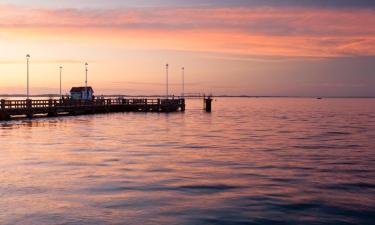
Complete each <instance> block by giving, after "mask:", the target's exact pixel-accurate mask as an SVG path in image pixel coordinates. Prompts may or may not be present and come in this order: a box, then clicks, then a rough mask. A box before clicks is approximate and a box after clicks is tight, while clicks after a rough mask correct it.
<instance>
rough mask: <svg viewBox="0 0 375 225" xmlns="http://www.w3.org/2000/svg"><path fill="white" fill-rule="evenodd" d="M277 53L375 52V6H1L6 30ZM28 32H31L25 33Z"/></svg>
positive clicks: (0, 25) (1, 29)
mask: <svg viewBox="0 0 375 225" xmlns="http://www.w3.org/2000/svg"><path fill="white" fill-rule="evenodd" d="M2 34H3V35H8V36H17V37H22V36H24V37H25V36H27V38H35V39H48V40H51V39H52V40H56V41H78V42H79V41H84V42H88V41H89V42H93V43H98V44H103V45H108V44H111V45H115V46H123V47H133V48H148V49H149V48H151V49H173V50H183V51H198V52H212V53H219V54H228V55H236V56H240V57H242V58H245V59H246V58H250V57H254V56H278V57H311V58H322V57H346V56H369V55H371V56H372V55H375V10H373V9H350V10H349V9H317V8H289V9H288V8H254V9H252V8H203V9H199V8H147V9H113V10H108V9H107V10H99V9H96V10H93V9H46V8H43V9H30V8H22V7H14V6H0V38H1V35H2ZM26 34H27V35H26Z"/></svg>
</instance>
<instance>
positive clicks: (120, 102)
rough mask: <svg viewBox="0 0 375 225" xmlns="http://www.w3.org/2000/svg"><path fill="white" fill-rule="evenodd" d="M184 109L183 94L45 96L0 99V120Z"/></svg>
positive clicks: (160, 111)
mask: <svg viewBox="0 0 375 225" xmlns="http://www.w3.org/2000/svg"><path fill="white" fill-rule="evenodd" d="M177 111H182V112H183V111H185V98H182V97H177V98H173V99H161V98H152V99H150V98H121V97H119V98H98V99H93V100H90V101H88V100H72V99H48V100H32V99H26V100H4V99H2V100H1V101H0V120H10V119H12V118H14V117H22V116H23V117H27V118H33V117H35V116H38V117H39V116H49V117H53V116H63V115H84V114H98V113H111V112H159V113H162V112H163V113H164V112H177Z"/></svg>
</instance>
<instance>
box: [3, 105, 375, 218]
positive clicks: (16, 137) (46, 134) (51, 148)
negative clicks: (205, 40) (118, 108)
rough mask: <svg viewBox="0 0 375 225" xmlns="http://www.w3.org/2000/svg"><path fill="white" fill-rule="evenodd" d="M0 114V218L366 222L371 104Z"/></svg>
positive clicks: (372, 174)
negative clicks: (2, 117) (3, 118)
mask: <svg viewBox="0 0 375 225" xmlns="http://www.w3.org/2000/svg"><path fill="white" fill-rule="evenodd" d="M201 109H202V102H201V101H200V100H199V101H198V100H190V101H189V102H188V105H187V111H186V112H185V113H171V114H168V115H165V114H156V113H155V114H153V113H148V114H145V113H138V114H135V113H117V114H106V115H92V116H80V117H60V118H52V119H51V118H49V119H47V118H45V119H36V120H31V121H30V120H18V121H10V122H0V224H38V225H39V224H375V100H371V99H323V100H317V99H218V100H217V101H216V102H214V106H213V110H214V111H213V113H212V114H206V113H203V111H202V110H201Z"/></svg>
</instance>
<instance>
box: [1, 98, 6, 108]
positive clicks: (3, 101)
mask: <svg viewBox="0 0 375 225" xmlns="http://www.w3.org/2000/svg"><path fill="white" fill-rule="evenodd" d="M1 109H5V99H1Z"/></svg>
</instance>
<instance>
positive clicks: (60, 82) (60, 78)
mask: <svg viewBox="0 0 375 225" xmlns="http://www.w3.org/2000/svg"><path fill="white" fill-rule="evenodd" d="M62 69H63V67H62V66H60V99H62V94H61V74H62Z"/></svg>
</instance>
